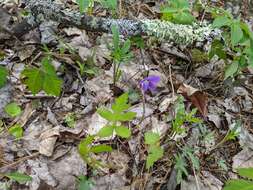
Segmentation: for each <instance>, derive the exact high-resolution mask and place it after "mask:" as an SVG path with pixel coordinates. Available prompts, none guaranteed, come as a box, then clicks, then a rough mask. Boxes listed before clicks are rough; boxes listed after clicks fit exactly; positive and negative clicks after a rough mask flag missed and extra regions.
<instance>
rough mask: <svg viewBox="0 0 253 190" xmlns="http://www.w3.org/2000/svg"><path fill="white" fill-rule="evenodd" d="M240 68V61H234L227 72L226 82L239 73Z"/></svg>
mask: <svg viewBox="0 0 253 190" xmlns="http://www.w3.org/2000/svg"><path fill="white" fill-rule="evenodd" d="M238 68H239V63H238V61H233V63H232V64H230V65H229V66H228V68H227V69H226V71H225V78H224V80H226V79H227V78H229V77H233V75H234V74H235V73H236V72H237V71H238Z"/></svg>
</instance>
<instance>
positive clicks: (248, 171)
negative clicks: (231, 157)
mask: <svg viewBox="0 0 253 190" xmlns="http://www.w3.org/2000/svg"><path fill="white" fill-rule="evenodd" d="M237 172H238V173H239V175H240V176H242V177H246V178H249V179H253V168H238V169H237Z"/></svg>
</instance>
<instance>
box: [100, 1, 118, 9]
mask: <svg viewBox="0 0 253 190" xmlns="http://www.w3.org/2000/svg"><path fill="white" fill-rule="evenodd" d="M100 2H101V4H102V5H103V7H104V8H107V9H110V10H116V9H117V0H101V1H100Z"/></svg>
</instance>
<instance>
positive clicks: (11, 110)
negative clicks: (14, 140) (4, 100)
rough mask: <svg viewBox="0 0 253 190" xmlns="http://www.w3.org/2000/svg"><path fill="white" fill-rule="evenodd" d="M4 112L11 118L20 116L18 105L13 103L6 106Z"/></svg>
mask: <svg viewBox="0 0 253 190" xmlns="http://www.w3.org/2000/svg"><path fill="white" fill-rule="evenodd" d="M4 110H5V112H6V113H7V114H8V115H9V116H11V117H16V116H18V115H20V114H21V112H22V110H21V108H20V107H19V105H18V104H16V103H15V102H12V103H10V104H7V105H6V106H5V108H4Z"/></svg>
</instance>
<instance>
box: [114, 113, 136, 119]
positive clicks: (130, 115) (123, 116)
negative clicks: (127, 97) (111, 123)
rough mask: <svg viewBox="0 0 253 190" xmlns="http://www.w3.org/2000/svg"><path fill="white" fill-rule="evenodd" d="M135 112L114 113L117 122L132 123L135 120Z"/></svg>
mask: <svg viewBox="0 0 253 190" xmlns="http://www.w3.org/2000/svg"><path fill="white" fill-rule="evenodd" d="M135 116H136V113H135V112H126V113H114V119H115V121H131V120H133V119H134V118H135Z"/></svg>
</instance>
